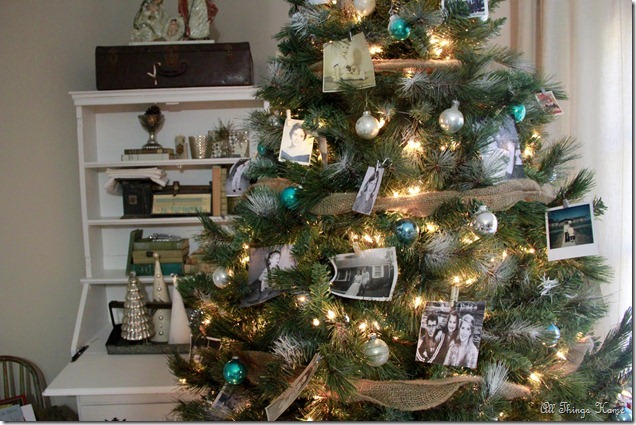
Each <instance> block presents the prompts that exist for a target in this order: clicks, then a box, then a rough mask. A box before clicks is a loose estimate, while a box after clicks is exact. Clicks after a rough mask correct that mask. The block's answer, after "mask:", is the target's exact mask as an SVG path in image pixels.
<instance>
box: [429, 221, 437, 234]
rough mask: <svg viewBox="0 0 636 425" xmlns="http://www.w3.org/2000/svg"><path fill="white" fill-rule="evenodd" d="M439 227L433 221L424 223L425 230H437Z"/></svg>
mask: <svg viewBox="0 0 636 425" xmlns="http://www.w3.org/2000/svg"><path fill="white" fill-rule="evenodd" d="M438 229H439V226H437V225H436V224H433V223H426V231H427V232H431V233H432V232H437V230H438Z"/></svg>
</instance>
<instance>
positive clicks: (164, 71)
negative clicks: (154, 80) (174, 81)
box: [157, 61, 188, 77]
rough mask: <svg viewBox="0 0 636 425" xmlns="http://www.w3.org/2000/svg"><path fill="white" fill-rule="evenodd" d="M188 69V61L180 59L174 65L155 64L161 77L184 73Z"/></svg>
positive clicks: (176, 75)
mask: <svg viewBox="0 0 636 425" xmlns="http://www.w3.org/2000/svg"><path fill="white" fill-rule="evenodd" d="M187 70H188V62H186V61H181V62H180V63H179V64H176V65H174V66H164V65H162V64H157V74H158V75H161V76H162V77H178V76H179V75H182V74H185V72H186V71H187Z"/></svg>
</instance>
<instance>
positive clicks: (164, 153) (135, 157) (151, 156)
mask: <svg viewBox="0 0 636 425" xmlns="http://www.w3.org/2000/svg"><path fill="white" fill-rule="evenodd" d="M175 158H176V155H175V153H174V149H171V148H151V149H124V153H123V154H122V156H121V160H122V161H156V160H163V159H175Z"/></svg>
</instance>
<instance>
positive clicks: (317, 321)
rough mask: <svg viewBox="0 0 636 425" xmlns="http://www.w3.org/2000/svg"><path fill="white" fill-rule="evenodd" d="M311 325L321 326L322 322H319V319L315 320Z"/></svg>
mask: <svg viewBox="0 0 636 425" xmlns="http://www.w3.org/2000/svg"><path fill="white" fill-rule="evenodd" d="M311 324H312V325H314V326H320V320H318V319H314V320H313V321H312V322H311Z"/></svg>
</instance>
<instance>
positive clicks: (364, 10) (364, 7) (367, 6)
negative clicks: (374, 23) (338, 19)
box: [353, 0, 375, 16]
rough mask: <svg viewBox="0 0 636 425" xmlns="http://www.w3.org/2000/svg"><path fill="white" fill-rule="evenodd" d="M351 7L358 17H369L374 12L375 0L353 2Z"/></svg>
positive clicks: (356, 0) (355, 0)
mask: <svg viewBox="0 0 636 425" xmlns="http://www.w3.org/2000/svg"><path fill="white" fill-rule="evenodd" d="M353 7H355V9H356V12H358V13H359V14H360V16H369V15H370V14H371V13H373V11H374V10H375V0H353Z"/></svg>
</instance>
